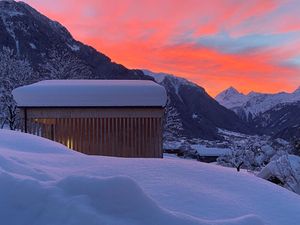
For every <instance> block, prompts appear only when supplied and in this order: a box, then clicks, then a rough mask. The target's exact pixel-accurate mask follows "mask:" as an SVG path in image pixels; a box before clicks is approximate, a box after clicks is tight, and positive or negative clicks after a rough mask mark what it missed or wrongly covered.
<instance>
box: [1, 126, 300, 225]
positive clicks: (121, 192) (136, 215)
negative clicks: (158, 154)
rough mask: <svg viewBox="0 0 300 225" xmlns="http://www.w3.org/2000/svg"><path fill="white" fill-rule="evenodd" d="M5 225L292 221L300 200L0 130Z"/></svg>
mask: <svg viewBox="0 0 300 225" xmlns="http://www.w3.org/2000/svg"><path fill="white" fill-rule="evenodd" d="M0 199H1V201H0V208H1V210H0V217H1V221H2V222H3V223H4V224H6V225H15V224H18V225H23V224H24V225H25V224H26V225H27V224H33V225H34V224H43V225H48V224H49V225H50V224H51V225H55V224H67V225H73V224H74V225H75V224H89V225H94V224H95V225H96V224H111V225H125V224H130V225H134V224H136V225H138V224H139V225H140V224H143V225H150V224H156V225H159V224H161V225H165V224H172V225H173V224H175V225H183V224H186V225H194V224H195V225H196V224H197V225H200V224H205V225H208V224H210V225H211V224H222V225H223V224H224V225H226V224H227V225H229V224H230V225H261V224H267V225H268V224H272V225H276V224H278V225H279V224H281V225H282V224H289V225H293V224H295V225H296V224H297V223H298V221H299V220H300V215H299V213H298V212H299V210H300V204H299V203H300V197H299V196H297V195H296V194H294V193H292V192H289V191H287V190H285V189H283V188H280V187H277V186H276V185H273V184H271V183H269V182H267V181H264V180H263V179H258V178H256V177H254V176H251V175H248V174H246V173H236V172H235V171H234V169H229V168H222V167H218V166H212V165H207V164H202V163H199V162H194V161H188V160H180V159H121V158H109V157H99V156H86V155H82V154H80V153H77V152H73V151H71V150H69V149H67V148H66V147H64V146H62V145H60V144H57V143H54V142H51V141H48V140H46V139H43V138H39V137H35V136H31V135H27V134H22V133H18V132H11V131H4V130H1V131H0Z"/></svg>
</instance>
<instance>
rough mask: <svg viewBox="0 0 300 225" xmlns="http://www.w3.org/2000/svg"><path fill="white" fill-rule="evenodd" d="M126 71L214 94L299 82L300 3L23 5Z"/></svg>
mask: <svg viewBox="0 0 300 225" xmlns="http://www.w3.org/2000/svg"><path fill="white" fill-rule="evenodd" d="M25 2H27V3H29V4H30V5H31V6H33V7H35V8H36V9H37V10H39V11H40V12H42V13H44V14H45V15H47V16H48V17H50V18H52V19H54V20H57V21H59V22H60V23H62V24H63V25H64V26H66V27H67V28H68V29H69V31H70V32H71V33H72V34H73V36H74V37H75V38H76V39H77V40H79V41H82V42H84V43H86V44H89V45H91V46H93V47H95V48H96V49H97V50H99V51H100V52H102V53H104V54H106V55H108V56H109V57H110V58H111V59H112V60H113V61H116V62H118V63H121V64H123V65H125V66H127V67H128V68H141V69H142V68H145V69H149V70H152V71H155V72H166V73H172V74H176V75H178V76H182V77H185V78H187V79H189V80H191V81H193V82H196V83H197V84H199V85H200V86H202V87H204V88H205V89H206V90H207V91H208V92H209V93H210V94H211V95H213V96H215V95H216V94H217V93H218V92H220V91H222V90H223V89H225V88H227V87H229V86H234V87H236V88H237V89H238V90H240V91H242V92H244V93H247V92H249V91H251V90H254V91H260V92H278V91H289V92H291V91H293V90H294V89H296V88H297V87H298V86H299V85H300V0H292V1H289V0H282V1H279V0H278V1H277V0H274V1H273V0H249V1H248V0H245V1H242V0H210V1H207V0H113V1H112V0H76V1H75V0H42V1H41V0H25Z"/></svg>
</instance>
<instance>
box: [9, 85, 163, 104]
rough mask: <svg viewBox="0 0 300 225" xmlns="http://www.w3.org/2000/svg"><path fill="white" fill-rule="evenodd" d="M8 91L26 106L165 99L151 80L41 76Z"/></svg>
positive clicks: (156, 102) (148, 102) (152, 102)
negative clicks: (40, 79)
mask: <svg viewBox="0 0 300 225" xmlns="http://www.w3.org/2000/svg"><path fill="white" fill-rule="evenodd" d="M37 93H38V94H37ZM12 94H13V96H14V99H15V100H16V102H17V103H18V106H29V107H30V106H71V107H76V106H157V107H164V106H165V105H166V101H167V94H166V90H165V89H164V87H162V86H161V85H159V84H157V83H155V82H153V81H151V80H44V81H40V82H37V83H34V84H31V85H27V86H23V87H18V88H16V89H15V90H13V92H12ZM120 96H122V98H120Z"/></svg>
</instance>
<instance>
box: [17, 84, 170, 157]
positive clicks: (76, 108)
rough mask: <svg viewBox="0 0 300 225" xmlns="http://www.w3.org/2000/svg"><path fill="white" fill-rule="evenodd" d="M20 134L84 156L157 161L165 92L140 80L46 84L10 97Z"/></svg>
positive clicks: (31, 86)
mask: <svg viewBox="0 0 300 225" xmlns="http://www.w3.org/2000/svg"><path fill="white" fill-rule="evenodd" d="M13 96H14V99H15V100H16V102H17V104H18V107H19V108H20V111H21V118H22V126H21V130H22V131H24V132H26V133H30V134H34V135H39V136H42V137H45V138H48V139H51V140H53V141H56V142H59V143H62V144H64V145H66V146H67V147H69V148H70V149H74V150H76V151H79V152H82V153H85V154H89V155H104V156H118V157H144V158H146V157H147V158H160V157H162V156H163V149H162V126H163V118H164V107H165V104H166V100H167V96H166V91H165V89H164V88H163V87H162V86H160V85H158V84H157V83H155V82H153V81H145V80H47V81H41V82H38V83H35V84H32V85H28V86H23V87H19V88H17V89H15V90H14V91H13Z"/></svg>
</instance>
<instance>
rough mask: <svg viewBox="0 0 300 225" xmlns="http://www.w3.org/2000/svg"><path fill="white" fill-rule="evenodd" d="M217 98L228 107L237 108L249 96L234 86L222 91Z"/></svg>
mask: <svg viewBox="0 0 300 225" xmlns="http://www.w3.org/2000/svg"><path fill="white" fill-rule="evenodd" d="M216 100H217V101H218V102H219V103H220V104H221V105H223V106H225V107H226V108H229V109H231V108H235V107H237V106H239V105H241V104H243V103H244V102H245V101H246V100H247V96H246V95H244V94H243V93H240V92H239V91H238V90H237V89H235V88H234V87H229V88H228V89H226V90H224V91H222V92H221V93H220V94H218V95H217V96H216Z"/></svg>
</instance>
